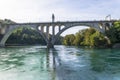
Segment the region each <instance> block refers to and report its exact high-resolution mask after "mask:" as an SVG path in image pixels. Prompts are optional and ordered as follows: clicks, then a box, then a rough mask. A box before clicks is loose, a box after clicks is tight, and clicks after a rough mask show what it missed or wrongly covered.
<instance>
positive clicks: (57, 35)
mask: <svg viewBox="0 0 120 80" xmlns="http://www.w3.org/2000/svg"><path fill="white" fill-rule="evenodd" d="M64 26H65V27H64V28H63V29H61V30H60V31H59V32H58V33H57V34H56V35H55V38H54V39H53V41H52V43H53V44H54V43H55V42H56V41H57V40H58V38H59V36H60V34H62V33H63V32H64V31H65V30H67V29H69V28H72V27H77V26H87V27H92V28H95V29H97V30H99V31H100V32H102V31H101V30H100V26H99V25H98V24H89V23H88V24H72V25H64Z"/></svg>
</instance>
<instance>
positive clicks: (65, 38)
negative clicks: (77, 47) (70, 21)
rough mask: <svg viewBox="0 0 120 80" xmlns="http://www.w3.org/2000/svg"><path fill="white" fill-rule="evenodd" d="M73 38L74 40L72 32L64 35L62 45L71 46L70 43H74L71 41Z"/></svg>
mask: <svg viewBox="0 0 120 80" xmlns="http://www.w3.org/2000/svg"><path fill="white" fill-rule="evenodd" d="M74 40H75V36H74V35H73V34H70V35H66V36H65V37H64V40H63V44H64V45H69V46H71V45H73V44H74V43H73V42H74Z"/></svg>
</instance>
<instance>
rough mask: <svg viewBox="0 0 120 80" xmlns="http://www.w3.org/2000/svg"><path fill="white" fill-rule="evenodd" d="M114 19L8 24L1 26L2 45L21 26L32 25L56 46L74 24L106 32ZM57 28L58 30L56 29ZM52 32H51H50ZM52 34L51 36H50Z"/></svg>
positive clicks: (51, 45) (51, 46)
mask: <svg viewBox="0 0 120 80" xmlns="http://www.w3.org/2000/svg"><path fill="white" fill-rule="evenodd" d="M113 22H114V21H82V22H51V23H21V24H17V23H16V24H6V25H4V26H0V34H3V35H4V36H3V38H2V39H1V41H0V46H1V47H5V42H6V41H7V39H8V38H9V36H10V35H11V34H12V32H13V31H14V30H15V29H17V28H19V27H32V28H34V29H35V30H37V31H38V32H39V33H40V34H41V35H42V37H43V38H44V39H45V41H46V43H47V47H48V48H54V44H55V42H56V41H57V40H58V39H59V36H60V34H61V33H62V32H64V31H65V30H67V29H69V28H71V27H74V26H88V27H92V28H95V29H97V30H99V31H100V32H102V33H104V32H105V31H106V30H109V28H110V27H111V26H112V24H113ZM56 29H57V30H56ZM50 32H51V33H50ZM50 35H51V36H50Z"/></svg>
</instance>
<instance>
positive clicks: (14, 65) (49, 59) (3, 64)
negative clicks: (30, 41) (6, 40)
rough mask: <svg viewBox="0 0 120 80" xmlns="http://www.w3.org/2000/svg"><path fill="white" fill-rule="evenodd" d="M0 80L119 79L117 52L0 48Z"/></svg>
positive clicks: (118, 55) (119, 60) (119, 65)
mask: <svg viewBox="0 0 120 80" xmlns="http://www.w3.org/2000/svg"><path fill="white" fill-rule="evenodd" d="M0 80H120V50H119V49H89V48H77V47H72V46H71V47H70V46H55V48H54V49H50V50H48V49H46V47H45V46H26V47H7V48H0Z"/></svg>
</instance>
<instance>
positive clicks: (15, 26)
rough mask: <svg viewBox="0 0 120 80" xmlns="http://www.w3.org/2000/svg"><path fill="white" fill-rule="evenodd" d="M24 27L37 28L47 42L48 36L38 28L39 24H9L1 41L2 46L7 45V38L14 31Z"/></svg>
mask: <svg viewBox="0 0 120 80" xmlns="http://www.w3.org/2000/svg"><path fill="white" fill-rule="evenodd" d="M24 27H31V28H34V29H35V30H37V32H39V34H40V35H41V36H42V37H43V38H44V40H45V41H46V42H47V40H46V37H45V35H44V33H43V32H42V31H40V30H39V29H38V26H37V25H32V26H31V25H30V26H26V25H25V26H23V25H12V26H9V28H8V30H7V32H6V34H5V35H4V36H3V38H2V40H1V41H0V46H5V43H6V41H7V39H8V38H9V36H10V35H11V34H12V32H13V31H14V30H16V29H18V28H24Z"/></svg>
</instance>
